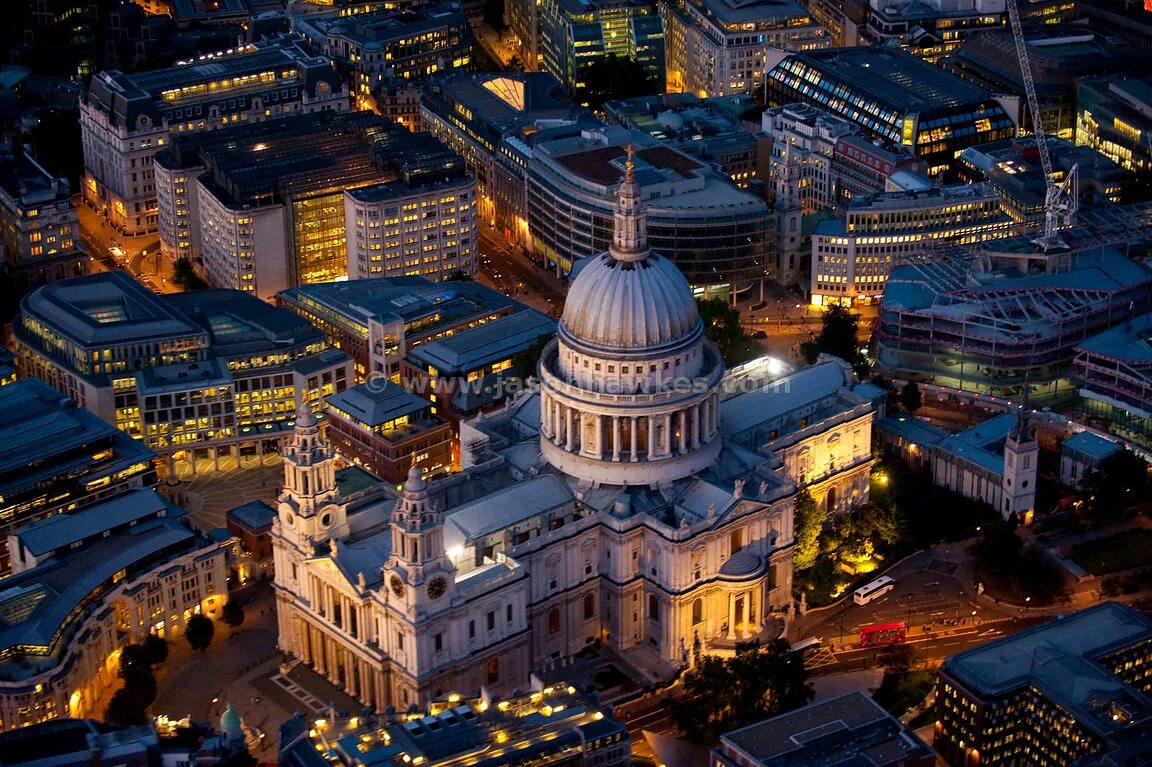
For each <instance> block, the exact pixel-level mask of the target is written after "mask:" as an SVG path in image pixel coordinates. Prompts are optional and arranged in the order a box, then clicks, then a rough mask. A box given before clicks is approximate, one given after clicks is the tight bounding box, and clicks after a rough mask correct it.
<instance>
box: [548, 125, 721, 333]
mask: <svg viewBox="0 0 1152 767" xmlns="http://www.w3.org/2000/svg"><path fill="white" fill-rule="evenodd" d="M703 332H704V329H703V324H702V323H701V321H700V313H699V312H698V311H697V309H696V299H695V298H694V297H693V295H692V288H691V287H689V285H688V280H686V279H685V278H684V275H683V274H682V273H681V272H680V270H679V269H677V268H676V265H675V264H673V263H672V262H671V261H669V260H668V259H667V258H664V257H663V256H660V255H658V254H656V253H653V252H651V250H649V248H648V232H647V219H646V217H645V216H644V203H643V201H642V200H641V199H640V187H639V185H638V184H637V183H636V178H635V175H634V171H633V167H632V150H631V148H629V150H628V164H627V166H626V172H625V176H624V181H623V182H622V183H621V184H620V192H619V198H618V200H617V205H616V213H615V227H614V230H613V238H612V245H611V247H609V249H608V252H607V253H603V254H601V255H599V256H595V257H594V258H593V259H592V261H591V262H590V263H588V264H587V265H586V266H585V267H584V268H583V269H582V270H581V271H580V273H579V274H578V275H577V276H576V279H575V280H574V281H573V282H572V286H571V287H570V288H569V289H568V296H567V298H565V300H564V313H563V314H562V315H561V318H560V335H561V338H562V339H563V340H564V341H565V342H567V343H569V344H572V345H576V346H584V347H586V348H587V349H589V350H603V351H609V352H615V351H625V352H628V353H631V354H635V353H644V352H649V351H664V350H666V349H668V348H669V347H676V346H682V345H685V344H687V343H692V342H695V341H697V340H698V339H699V338H700V337H701V336H702V335H703Z"/></svg>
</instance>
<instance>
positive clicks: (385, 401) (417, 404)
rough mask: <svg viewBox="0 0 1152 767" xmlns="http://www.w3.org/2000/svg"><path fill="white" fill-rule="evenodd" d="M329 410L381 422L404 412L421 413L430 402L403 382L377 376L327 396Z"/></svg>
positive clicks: (361, 420)
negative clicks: (393, 381)
mask: <svg viewBox="0 0 1152 767" xmlns="http://www.w3.org/2000/svg"><path fill="white" fill-rule="evenodd" d="M327 403H328V408H329V410H332V411H335V413H336V415H338V416H339V415H344V416H346V417H348V418H350V419H351V420H354V421H357V422H359V423H362V424H365V425H367V426H381V425H383V424H386V423H388V422H389V421H394V420H396V419H397V418H400V417H403V416H411V415H415V414H417V413H423V412H425V411H427V410H429V408H431V407H432V403H431V402H429V401H428V400H426V399H424V398H423V397H418V396H416V395H415V394H413V393H412V392H410V391H408V390H407V389H405V388H404V387H403V386H400V385H398V384H394V383H392V382H391V381H387V380H383V379H376V380H372V381H369V382H368V383H363V384H360V385H359V386H353V387H352V388H350V389H345V390H344V391H342V392H339V393H338V394H333V395H332V396H330V397H328V399H327Z"/></svg>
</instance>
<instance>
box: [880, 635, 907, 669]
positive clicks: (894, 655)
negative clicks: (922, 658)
mask: <svg viewBox="0 0 1152 767" xmlns="http://www.w3.org/2000/svg"><path fill="white" fill-rule="evenodd" d="M915 663H916V651H915V650H914V649H913V648H912V645H910V644H904V643H900V644H894V645H889V646H888V647H887V648H886V649H885V650H884V653H883V654H882V655H881V656H880V664H881V665H882V666H883V667H884V668H886V669H888V671H890V672H892V673H893V674H897V675H900V676H903V675H904V674H907V673H908V672H909V671H910V670H911V669H912V666H913V665H915Z"/></svg>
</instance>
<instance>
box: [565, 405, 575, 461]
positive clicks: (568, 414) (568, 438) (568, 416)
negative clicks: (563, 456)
mask: <svg viewBox="0 0 1152 767" xmlns="http://www.w3.org/2000/svg"><path fill="white" fill-rule="evenodd" d="M572 436H573V435H572V408H570V407H565V408H564V437H565V442H564V449H565V450H567V451H569V452H571V451H572V447H573V446H574V444H575V443H574V440H573V439H572Z"/></svg>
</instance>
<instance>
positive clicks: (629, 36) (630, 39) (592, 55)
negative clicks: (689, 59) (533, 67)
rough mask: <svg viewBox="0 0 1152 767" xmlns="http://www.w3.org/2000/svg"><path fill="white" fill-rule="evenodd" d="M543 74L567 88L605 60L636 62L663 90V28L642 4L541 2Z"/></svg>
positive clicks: (624, 0) (627, 0)
mask: <svg viewBox="0 0 1152 767" xmlns="http://www.w3.org/2000/svg"><path fill="white" fill-rule="evenodd" d="M538 16H539V24H540V44H541V55H542V58H543V64H544V69H546V70H547V71H549V72H551V73H552V74H553V75H555V76H556V79H557V80H559V81H560V82H562V83H564V85H565V86H567V87H568V88H569V89H572V90H575V89H578V88H582V87H583V86H584V80H583V71H584V68H585V67H586V66H588V64H590V63H592V62H593V61H595V60H596V59H598V58H600V57H601V56H607V55H612V54H615V55H617V56H619V57H621V58H626V59H635V60H636V61H637V62H638V63H639V64H641V65H642V66H643V67H644V69H645V71H646V72H647V74H648V75H649V76H650V77H652V78H653V79H654V80H655V82H656V87H655V88H654V90H655V91H656V92H657V93H659V92H661V91H663V90H664V23H663V22H662V21H661V19H660V15H659V14H658V13H657V12H656V5H655V3H654V2H645V1H644V0H615V1H612V0H608V1H604V0H599V1H593V2H589V0H542V2H541V3H540V6H539V9H538Z"/></svg>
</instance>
